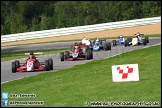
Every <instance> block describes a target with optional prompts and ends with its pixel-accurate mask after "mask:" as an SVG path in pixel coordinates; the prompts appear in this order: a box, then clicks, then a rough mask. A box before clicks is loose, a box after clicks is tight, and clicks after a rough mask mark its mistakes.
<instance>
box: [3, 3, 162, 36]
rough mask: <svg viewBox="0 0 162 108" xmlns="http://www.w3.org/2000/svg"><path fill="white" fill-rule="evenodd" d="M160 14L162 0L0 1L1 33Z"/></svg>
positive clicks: (81, 24) (82, 24)
mask: <svg viewBox="0 0 162 108" xmlns="http://www.w3.org/2000/svg"><path fill="white" fill-rule="evenodd" d="M157 16H161V1H1V35H6V34H14V33H23V32H32V31H40V30H49V29H57V28H64V27H74V26H84V25H91V24H99V23H108V22H115V21H124V20H132V19H140V18H149V17H157Z"/></svg>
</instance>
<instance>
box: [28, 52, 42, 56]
mask: <svg viewBox="0 0 162 108" xmlns="http://www.w3.org/2000/svg"><path fill="white" fill-rule="evenodd" d="M29 54H30V53H25V55H29ZM36 54H43V52H36V53H34V55H36Z"/></svg>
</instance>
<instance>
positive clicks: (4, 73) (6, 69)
mask: <svg viewBox="0 0 162 108" xmlns="http://www.w3.org/2000/svg"><path fill="white" fill-rule="evenodd" d="M73 43H74V42H62V43H52V44H51V43H48V44H36V45H25V46H15V47H14V46H12V47H6V48H2V49H1V52H6V51H7V52H10V51H17V50H22V49H23V50H29V49H30V50H32V49H40V48H67V47H70V46H71V45H72V44H73ZM159 43H161V37H160V38H155V39H150V43H148V44H147V45H146V46H144V45H139V46H130V47H125V46H124V45H117V46H115V47H113V46H112V48H111V50H109V51H100V52H94V53H93V55H94V59H93V60H99V59H102V58H108V57H111V56H114V55H117V54H121V53H124V52H128V51H131V50H136V49H141V48H143V47H147V46H152V45H155V44H159ZM38 58H39V61H43V62H44V61H45V60H46V59H48V58H52V59H53V61H54V63H53V67H54V70H51V71H48V72H53V71H54V72H56V70H61V69H65V68H69V67H72V66H74V65H78V64H84V63H87V62H90V61H92V60H82V61H64V62H61V61H60V55H59V54H49V55H41V56H38ZM19 60H20V62H21V63H24V60H23V59H19ZM12 61H14V60H10V61H5V62H1V84H2V83H5V82H8V81H12V80H16V79H20V78H23V77H28V76H33V75H36V74H39V73H43V72H47V71H39V72H17V73H12V71H11V62H12ZM114 65H116V64H114ZM92 68H93V67H92Z"/></svg>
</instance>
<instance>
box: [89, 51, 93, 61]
mask: <svg viewBox="0 0 162 108" xmlns="http://www.w3.org/2000/svg"><path fill="white" fill-rule="evenodd" d="M89 51H90V55H91V56H90V59H93V51H92V50H89Z"/></svg>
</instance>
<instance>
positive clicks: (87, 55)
mask: <svg viewBox="0 0 162 108" xmlns="http://www.w3.org/2000/svg"><path fill="white" fill-rule="evenodd" d="M90 58H91V54H90V50H88V51H87V52H86V60H90Z"/></svg>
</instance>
